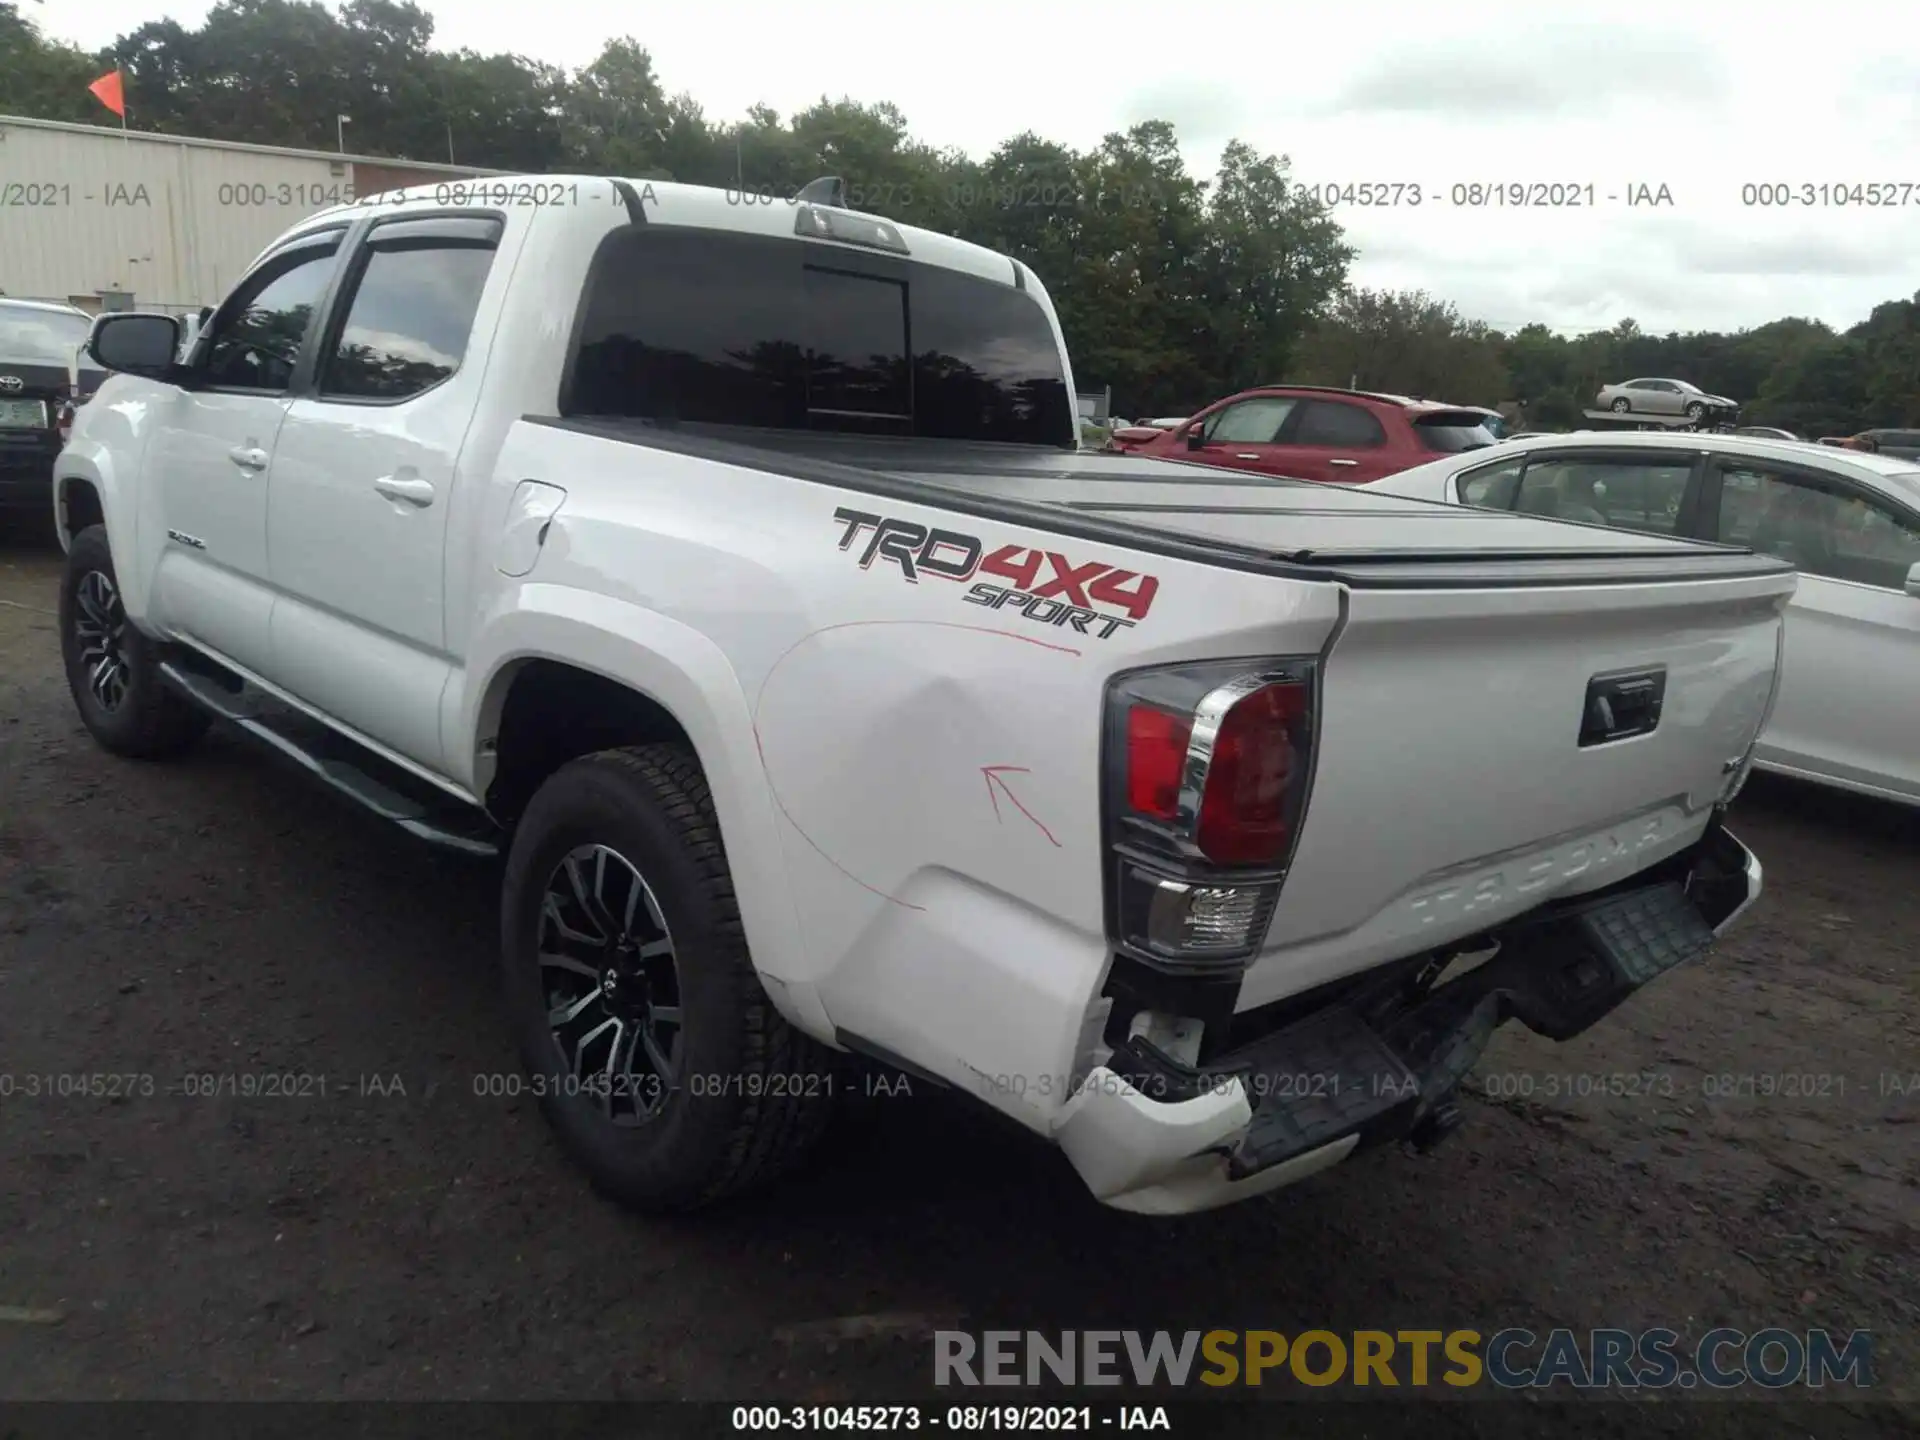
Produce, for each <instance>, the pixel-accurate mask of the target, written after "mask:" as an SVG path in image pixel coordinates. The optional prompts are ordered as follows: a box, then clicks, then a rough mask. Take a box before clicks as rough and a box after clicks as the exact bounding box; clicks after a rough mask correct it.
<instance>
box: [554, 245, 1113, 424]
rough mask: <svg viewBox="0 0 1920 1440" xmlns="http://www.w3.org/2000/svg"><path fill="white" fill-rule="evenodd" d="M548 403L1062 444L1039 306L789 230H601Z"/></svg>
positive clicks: (604, 412)
mask: <svg viewBox="0 0 1920 1440" xmlns="http://www.w3.org/2000/svg"><path fill="white" fill-rule="evenodd" d="M576 343H577V349H576V352H575V356H574V360H573V363H572V366H571V370H570V374H569V376H568V381H567V384H566V386H565V387H564V390H563V395H562V403H561V407H560V408H561V413H562V414H566V415H575V416H601V417H609V418H626V419H637V420H649V421H654V422H658V423H663V424H675V423H685V424H705V425H747V426H757V427H765V428H773V429H783V430H810V431H838V432H851V433H865V434H876V435H902V436H915V437H921V438H928V439H943V440H989V441H1005V442H1013V443H1018V444H1028V445H1048V446H1057V447H1060V448H1064V449H1074V448H1076V447H1077V446H1078V443H1079V421H1078V416H1077V414H1076V412H1075V408H1074V398H1073V396H1072V395H1070V394H1069V393H1068V387H1067V382H1066V375H1065V371H1064V367H1063V365H1062V363H1061V356H1060V348H1059V345H1058V344H1057V342H1056V341H1055V339H1054V332H1053V328H1052V326H1051V324H1050V323H1049V322H1048V319H1047V316H1046V313H1045V312H1044V311H1043V310H1042V309H1041V308H1040V306H1039V304H1038V303H1037V302H1036V301H1035V300H1034V299H1033V298H1032V297H1031V296H1029V295H1028V294H1026V293H1025V292H1024V291H1022V290H1019V289H1016V288H1015V287H1014V286H1012V285H1010V284H1002V283H999V282H997V281H993V280H988V279H983V278H981V277H978V276H974V275H967V274H962V273H959V272H957V271H953V270H947V269H944V268H942V267H939V266H936V265H930V264H926V263H923V262H918V261H914V260H912V259H910V258H902V257H899V256H895V255H879V254H874V255H869V254H866V253H864V252H862V251H859V250H854V249H849V248H845V247H842V246H838V245H832V244H825V243H819V242H814V241H809V240H804V239H789V238H784V237H777V236H766V235H743V234H737V233H732V232H727V231H716V230H705V229H697V228H690V227H675V226H667V225H659V224H651V225H645V226H634V227H631V228H628V229H624V230H619V231H615V232H614V233H613V234H612V235H610V236H609V237H608V238H607V240H606V242H605V243H604V244H603V245H602V248H601V251H600V253H599V255H598V256H597V257H596V258H595V261H594V266H593V271H592V274H591V275H590V277H589V279H588V282H587V296H586V300H585V305H584V309H583V312H582V317H581V321H580V329H579V335H578V339H577V342H576Z"/></svg>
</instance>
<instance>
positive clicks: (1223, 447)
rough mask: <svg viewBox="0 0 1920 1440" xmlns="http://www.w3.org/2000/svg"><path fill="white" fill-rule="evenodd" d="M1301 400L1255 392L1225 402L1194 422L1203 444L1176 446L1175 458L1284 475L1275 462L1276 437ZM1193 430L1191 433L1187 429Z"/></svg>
mask: <svg viewBox="0 0 1920 1440" xmlns="http://www.w3.org/2000/svg"><path fill="white" fill-rule="evenodd" d="M1297 403H1298V402H1297V401H1295V400H1292V399H1290V398H1288V397H1287V396H1285V395H1253V396H1249V397H1248V398H1247V399H1245V400H1235V401H1234V402H1233V403H1231V404H1229V405H1223V406H1221V407H1220V408H1219V409H1218V410H1215V411H1214V412H1213V413H1212V414H1210V415H1203V416H1201V417H1200V419H1199V420H1197V421H1196V422H1195V424H1196V425H1197V426H1198V427H1199V430H1200V437H1201V439H1200V444H1199V445H1197V446H1187V447H1186V448H1184V449H1181V448H1176V449H1175V450H1174V452H1173V456H1172V458H1174V459H1180V458H1182V456H1183V455H1184V457H1185V458H1187V459H1191V460H1199V461H1202V462H1203V463H1205V464H1208V465H1219V466H1222V467H1223V468H1225V469H1228V470H1251V471H1253V472H1254V473H1255V474H1259V475H1284V474H1286V473H1287V472H1286V471H1284V470H1282V469H1280V468H1279V466H1278V465H1277V463H1276V461H1275V452H1276V450H1277V447H1276V446H1275V444H1274V439H1275V437H1276V436H1277V435H1278V434H1279V433H1280V427H1281V426H1282V425H1284V424H1286V421H1287V416H1288V414H1289V413H1291V411H1292V410H1293V407H1294V406H1295V405H1296V404H1297ZM1188 433H1191V432H1188Z"/></svg>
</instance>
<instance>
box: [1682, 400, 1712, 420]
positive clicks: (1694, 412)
mask: <svg viewBox="0 0 1920 1440" xmlns="http://www.w3.org/2000/svg"><path fill="white" fill-rule="evenodd" d="M1706 413H1707V407H1706V406H1704V405H1702V404H1701V403H1700V402H1699V401H1698V400H1695V401H1694V402H1693V403H1692V404H1691V405H1689V406H1687V419H1689V420H1691V421H1693V423H1694V424H1696V425H1698V424H1699V423H1700V417H1701V416H1702V415H1704V414H1706Z"/></svg>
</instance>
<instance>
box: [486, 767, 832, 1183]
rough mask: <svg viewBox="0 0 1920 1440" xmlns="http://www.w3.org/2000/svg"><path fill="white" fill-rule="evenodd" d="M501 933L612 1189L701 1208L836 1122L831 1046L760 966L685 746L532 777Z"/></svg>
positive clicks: (800, 1150)
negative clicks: (790, 1012) (796, 1016)
mask: <svg viewBox="0 0 1920 1440" xmlns="http://www.w3.org/2000/svg"><path fill="white" fill-rule="evenodd" d="M501 939H502V954H501V960H502V965H503V976H502V980H503V988H504V991H505V995H506V1002H507V1006H508V1012H509V1018H510V1020H511V1022H512V1025H513V1029H514V1034H515V1038H516V1040H517V1041H518V1043H519V1046H520V1052H521V1057H522V1059H523V1060H524V1062H525V1064H526V1067H527V1071H528V1075H529V1077H530V1083H531V1088H532V1091H533V1093H534V1094H535V1095H536V1096H537V1097H538V1098H539V1101H540V1106H541V1109H542V1111H543V1112H544V1113H545V1115H546V1117H547V1119H548V1121H549V1122H550V1123H551V1124H552V1125H553V1127H554V1129H555V1131H556V1132H557V1133H558V1135H559V1137H560V1141H561V1144H562V1145H563V1147H564V1148H565V1149H566V1151H567V1153H568V1154H569V1155H570V1156H571V1157H572V1158H573V1159H574V1161H576V1162H577V1163H578V1164H579V1165H580V1166H581V1167H582V1168H583V1169H584V1170H585V1171H586V1172H587V1174H588V1175H589V1176H590V1177H591V1178H592V1180H593V1182H594V1184H595V1185H596V1186H597V1187H598V1188H599V1189H600V1190H601V1191H603V1192H604V1193H606V1194H608V1195H610V1196H612V1197H613V1198H615V1199H616V1200H619V1201H621V1202H622V1203H623V1204H626V1205H630V1206H632V1207H634V1208H635V1209H639V1210H644V1211H661V1212H671V1211H681V1210H690V1209H696V1208H699V1207H700V1206H703V1205H707V1204H711V1203H713V1202H715V1201H718V1200H722V1199H725V1198H727V1197H729V1196H732V1195H735V1194H739V1193H741V1192H743V1191H746V1190H749V1189H753V1188H756V1187H758V1186H760V1185H763V1184H765V1183H767V1182H769V1181H771V1180H773V1179H774V1178H775V1177H777V1176H778V1175H779V1174H781V1173H782V1172H784V1171H785V1170H787V1169H789V1168H790V1167H791V1166H792V1165H793V1164H795V1163H796V1162H798V1160H799V1159H800V1158H801V1157H802V1156H803V1155H804V1154H805V1153H806V1151H807V1150H808V1149H809V1148H810V1147H811V1145H812V1144H813V1142H814V1141H815V1140H816V1139H817V1138H818V1137H819V1135H820V1133H821V1131H822V1130H823V1129H824V1128H825V1124H826V1121H827V1119H828V1116H829V1114H830V1111H831V1099H832V1078H831V1071H830V1069H829V1067H828V1065H827V1063H826V1054H825V1051H824V1050H823V1048H822V1047H820V1046H818V1045H816V1044H815V1043H814V1042H813V1041H812V1040H810V1039H809V1038H808V1037H807V1036H805V1035H803V1034H801V1033H800V1032H799V1031H797V1030H795V1029H794V1028H793V1027H792V1026H791V1025H789V1024H788V1023H787V1021H786V1020H785V1018H784V1017H782V1016H781V1014H780V1013H779V1011H777V1010H776V1009H775V1008H774V1006H773V1003H772V1001H770V1000H769V999H768V998H767V994H766V991H765V990H764V989H763V988H762V986H761V984H760V979H759V976H758V975H757V974H756V973H755V971H754V968H753V960H752V957H751V955H750V954H749V953H748V950H747V943H746V935H745V932H744V930H743V928H742V926H741V923H740V911H739V907H738V905H737V904H736V903H735V899H734V889H733V880H732V876H731V874H730V873H729V871H728V868H727V860H726V854H725V851H724V850H723V849H722V847H721V841H720V830H719V825H718V822H717V821H716V819H715V817H714V812H713V801H712V798H711V796H710V794H709V793H708V789H707V782H706V777H705V775H704V774H703V773H702V772H701V770H700V767H699V764H698V762H697V761H696V760H695V758H694V756H693V753H692V751H691V750H689V749H688V748H687V747H686V746H684V745H665V744H662V745H643V746H636V747H633V748H631V749H624V750H609V751H603V752H602V753H600V754H597V755H589V756H587V757H585V758H584V759H580V760H575V761H573V762H572V763H570V764H568V765H566V766H564V767H562V768H561V769H560V770H559V771H557V772H556V773H555V774H554V775H553V776H552V777H551V778H550V779H548V780H547V782H546V783H545V784H544V785H542V786H541V787H540V789H539V791H538V792H537V793H536V794H535V795H534V797H533V800H532V802H531V803H530V804H529V805H528V806H527V810H526V813H525V814H524V815H523V816H522V817H521V820H520V823H519V825H518V826H517V827H516V831H515V834H514V840H513V846H512V849H511V851H510V852H509V854H508V857H507V867H506V877H505V881H504V884H503V887H502V895H501Z"/></svg>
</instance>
